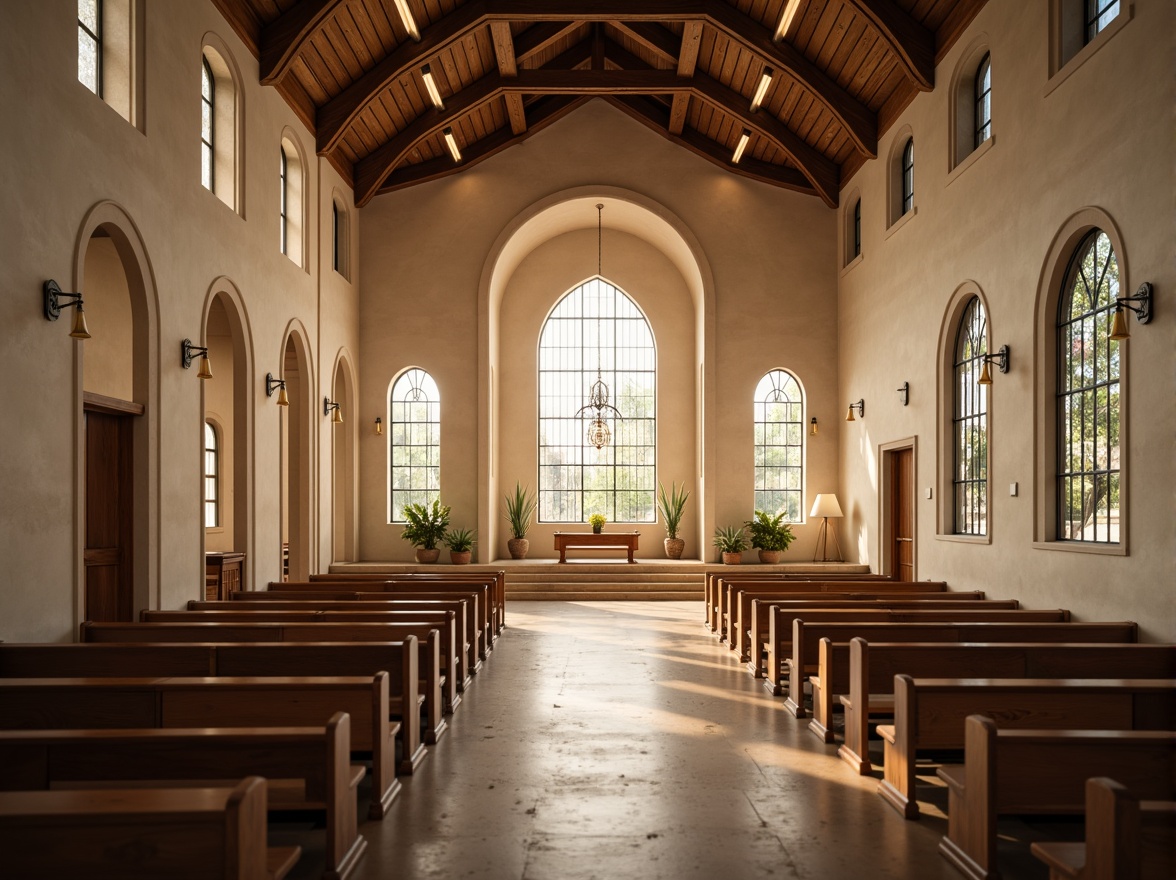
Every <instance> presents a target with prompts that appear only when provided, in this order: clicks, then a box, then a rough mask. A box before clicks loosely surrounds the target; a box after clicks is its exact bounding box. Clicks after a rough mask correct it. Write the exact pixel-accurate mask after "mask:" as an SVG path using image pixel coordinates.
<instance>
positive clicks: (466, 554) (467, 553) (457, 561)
mask: <svg viewBox="0 0 1176 880" xmlns="http://www.w3.org/2000/svg"><path fill="white" fill-rule="evenodd" d="M473 555H474V551H473V550H450V551H449V561H450V562H452V563H453V564H454V565H469V564H470V559H471V558H472V557H473Z"/></svg>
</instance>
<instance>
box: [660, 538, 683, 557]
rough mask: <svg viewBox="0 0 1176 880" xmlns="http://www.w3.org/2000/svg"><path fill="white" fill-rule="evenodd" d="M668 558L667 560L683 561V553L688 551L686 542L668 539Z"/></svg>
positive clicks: (666, 543)
mask: <svg viewBox="0 0 1176 880" xmlns="http://www.w3.org/2000/svg"><path fill="white" fill-rule="evenodd" d="M664 543H665V547H666V558H667V559H681V558H682V551H683V550H685V549H686V541H685V539H683V538H666V540H665V542H664Z"/></svg>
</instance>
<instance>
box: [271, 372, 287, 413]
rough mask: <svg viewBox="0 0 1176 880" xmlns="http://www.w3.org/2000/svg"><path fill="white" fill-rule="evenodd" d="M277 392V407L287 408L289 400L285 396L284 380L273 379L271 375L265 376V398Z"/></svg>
mask: <svg viewBox="0 0 1176 880" xmlns="http://www.w3.org/2000/svg"><path fill="white" fill-rule="evenodd" d="M275 391H276V392H278V399H277V401H276V403H277V405H278V406H289V405H290V398H289V397H287V396H286V380H285V379H275V378H274V374H273V373H266V374H265V396H266V397H270V396H271V395H272V394H273V393H274V392H275Z"/></svg>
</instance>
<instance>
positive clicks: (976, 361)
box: [951, 296, 989, 535]
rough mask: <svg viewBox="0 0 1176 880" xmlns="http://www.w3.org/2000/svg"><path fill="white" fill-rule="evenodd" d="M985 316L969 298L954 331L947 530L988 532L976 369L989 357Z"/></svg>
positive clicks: (983, 424)
mask: <svg viewBox="0 0 1176 880" xmlns="http://www.w3.org/2000/svg"><path fill="white" fill-rule="evenodd" d="M987 325H988V317H987V315H986V314H985V312H984V304H983V303H982V302H981V301H980V297H978V296H973V297H972V299H971V301H970V302H969V303H968V305H967V306H966V307H965V309H964V313H963V315H962V316H961V318H960V324H959V328H958V329H957V331H956V343H955V357H954V359H953V365H952V375H953V379H954V381H953V382H952V394H953V405H952V419H951V424H952V438H953V443H952V447H953V452H952V499H953V504H952V507H953V511H954V512H953V515H952V532H953V533H954V534H957V535H986V534H988V439H989V438H988V386H986V385H981V384H980V382H979V379H980V369H981V367H983V366H984V355H986V354H987V353H988V326H987Z"/></svg>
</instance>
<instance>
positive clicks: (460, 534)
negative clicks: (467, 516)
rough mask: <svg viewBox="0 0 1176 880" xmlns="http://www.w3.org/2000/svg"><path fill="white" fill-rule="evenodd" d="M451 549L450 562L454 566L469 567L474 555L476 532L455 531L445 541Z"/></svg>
mask: <svg viewBox="0 0 1176 880" xmlns="http://www.w3.org/2000/svg"><path fill="white" fill-rule="evenodd" d="M443 540H444V541H445V546H446V547H448V548H449V561H450V562H452V563H453V564H454V565H469V562H470V558H471V557H472V556H473V554H474V544H476V543H477V542H476V541H475V540H474V532H473V530H472V529H453V530H451V531H448V532H446V533H445V537H444V539H443Z"/></svg>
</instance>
